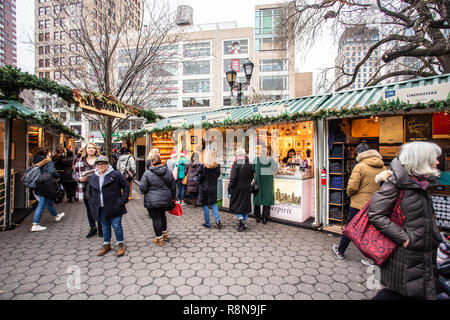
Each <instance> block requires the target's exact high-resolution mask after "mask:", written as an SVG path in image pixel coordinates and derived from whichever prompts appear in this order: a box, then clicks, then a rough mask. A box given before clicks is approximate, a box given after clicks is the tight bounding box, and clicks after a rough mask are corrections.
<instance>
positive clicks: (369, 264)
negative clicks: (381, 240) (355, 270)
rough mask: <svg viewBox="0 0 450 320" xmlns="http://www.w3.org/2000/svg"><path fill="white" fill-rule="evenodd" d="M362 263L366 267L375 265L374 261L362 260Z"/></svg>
mask: <svg viewBox="0 0 450 320" xmlns="http://www.w3.org/2000/svg"><path fill="white" fill-rule="evenodd" d="M361 263H362V264H363V265H366V266H373V265H374V263H373V262H372V261H370V260H366V259H361Z"/></svg>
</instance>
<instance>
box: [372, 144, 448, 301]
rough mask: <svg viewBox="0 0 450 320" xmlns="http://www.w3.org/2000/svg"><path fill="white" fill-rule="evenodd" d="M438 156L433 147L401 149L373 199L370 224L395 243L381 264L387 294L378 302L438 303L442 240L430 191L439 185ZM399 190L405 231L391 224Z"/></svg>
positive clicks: (417, 146) (380, 294)
mask: <svg viewBox="0 0 450 320" xmlns="http://www.w3.org/2000/svg"><path fill="white" fill-rule="evenodd" d="M440 154H441V149H440V148H439V146H437V145H436V144H434V143H429V142H412V143H408V144H405V145H403V146H402V149H401V152H400V155H399V156H398V158H395V159H394V160H393V161H392V162H391V166H390V169H391V171H392V175H391V176H390V177H389V178H388V179H387V181H386V182H385V183H383V185H382V187H381V189H380V190H379V191H378V192H376V193H375V194H374V195H373V197H372V201H371V203H370V207H369V221H370V222H371V223H372V224H373V225H374V226H375V228H377V229H378V230H379V231H380V232H381V233H383V234H384V235H386V236H387V237H388V238H390V239H391V240H392V241H394V242H395V243H396V244H397V248H396V249H395V250H394V252H393V253H392V255H391V256H390V257H389V258H388V259H387V260H386V262H385V263H384V264H382V265H381V283H382V284H383V285H384V287H385V289H383V290H381V291H380V292H378V294H377V295H376V296H375V297H374V298H373V299H374V300H399V299H402V300H403V299H426V300H435V299H436V295H437V293H438V292H437V291H439V287H438V281H437V279H438V278H437V264H436V255H437V251H436V250H437V248H438V246H439V243H440V241H441V237H440V234H439V229H438V228H437V224H436V218H435V214H434V210H433V204H432V200H431V195H430V191H429V189H430V187H432V186H433V185H436V184H438V182H437V179H436V177H437V176H438V175H439V171H438V169H437V165H438V164H439V162H438V161H437V158H438V157H439V156H440ZM382 174H383V173H381V174H380V175H382ZM400 190H403V191H404V195H403V198H402V201H401V209H402V213H403V215H404V216H405V220H404V223H403V226H402V227H400V226H399V225H397V224H396V223H394V222H392V221H391V220H390V219H389V214H390V212H391V211H392V208H393V206H394V204H395V202H396V199H397V197H398V195H399V193H400Z"/></svg>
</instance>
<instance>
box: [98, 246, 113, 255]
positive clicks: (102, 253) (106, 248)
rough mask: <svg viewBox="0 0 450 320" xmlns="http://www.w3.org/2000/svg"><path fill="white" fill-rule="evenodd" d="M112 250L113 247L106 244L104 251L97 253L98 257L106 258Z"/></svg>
mask: <svg viewBox="0 0 450 320" xmlns="http://www.w3.org/2000/svg"><path fill="white" fill-rule="evenodd" d="M110 250H111V245H110V244H104V245H103V247H102V249H101V250H100V251H99V252H97V256H104V255H105V254H106V253H108V251H110Z"/></svg>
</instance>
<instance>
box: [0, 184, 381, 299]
mask: <svg viewBox="0 0 450 320" xmlns="http://www.w3.org/2000/svg"><path fill="white" fill-rule="evenodd" d="M134 195H135V200H132V201H131V202H129V204H128V205H127V208H128V212H129V213H128V214H127V215H125V216H124V219H123V225H124V233H125V247H126V255H125V256H123V257H120V258H118V257H116V256H115V255H114V254H115V249H116V244H115V238H114V236H113V241H112V244H113V250H114V251H111V252H109V253H108V254H107V255H106V256H104V257H97V256H96V253H97V251H98V250H99V249H100V247H101V245H102V241H101V239H100V238H98V237H97V236H95V237H92V238H90V239H86V238H85V236H86V234H87V232H88V223H87V218H86V216H85V208H84V205H83V204H82V203H81V202H79V203H67V202H65V203H64V204H59V205H57V206H56V208H57V210H58V212H61V211H64V212H66V216H65V217H64V218H63V220H62V221H61V222H58V223H56V222H55V221H54V219H53V217H51V215H50V214H49V213H48V212H47V211H46V212H45V213H44V215H43V217H42V220H41V224H42V225H44V226H47V227H48V229H47V230H46V231H42V232H38V233H31V232H30V228H31V223H32V214H30V215H29V216H28V217H27V218H26V219H25V221H24V222H23V223H22V224H21V226H20V227H19V228H16V229H15V230H12V231H8V232H3V233H0V243H1V250H0V300H9V299H21V300H22V299H24V300H25V299H27V300H28V299H44V300H47V299H55V300H60V299H77V300H79V299H92V300H94V299H102V300H103V299H191V300H192V299H193V300H197V299H202V300H203V299H208V300H214V299H226V300H236V299H247V300H254V299H263V300H273V299H282V300H288V299H295V300H305V299H308V300H311V299H313V300H362V299H370V298H371V297H372V296H374V294H375V291H374V290H369V289H368V287H370V285H368V283H370V279H369V278H370V277H371V276H372V274H371V273H370V270H369V267H367V266H365V265H363V264H362V263H361V262H360V259H361V258H362V255H361V254H360V253H359V251H358V250H357V249H356V247H355V246H354V245H353V244H351V245H350V247H349V249H348V250H347V259H346V260H342V261H341V260H338V259H337V258H336V257H335V256H334V253H333V252H332V250H331V247H332V245H333V244H337V243H338V241H339V238H337V237H335V236H332V235H329V234H326V233H320V232H317V231H311V230H305V229H300V228H297V227H292V226H286V225H282V224H276V223H271V222H269V223H268V224H267V225H263V224H257V223H256V221H255V220H254V219H252V218H250V219H249V229H248V230H247V231H246V232H237V231H236V226H237V221H236V220H235V218H234V215H232V214H230V213H227V212H220V214H221V220H222V223H223V224H224V226H225V228H224V229H222V230H219V229H217V228H214V227H213V228H211V229H205V228H204V227H202V223H203V214H202V210H201V209H200V208H196V209H193V208H191V207H190V206H186V207H184V211H185V212H184V214H183V216H181V217H175V216H171V215H167V217H168V229H169V236H170V240H169V242H167V243H165V245H164V247H158V246H156V245H154V244H153V241H152V240H153V236H154V232H153V227H152V223H151V220H150V218H148V216H147V214H146V210H145V209H144V208H143V204H142V198H141V197H140V196H139V195H138V194H136V192H134ZM372 277H373V276H372ZM368 279H369V280H368ZM77 285H78V286H77Z"/></svg>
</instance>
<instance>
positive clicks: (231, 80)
mask: <svg viewBox="0 0 450 320" xmlns="http://www.w3.org/2000/svg"><path fill="white" fill-rule="evenodd" d="M225 75H226V77H227V81H228V84H229V85H230V88H231V91H233V87H234V84H235V83H236V78H237V73H236V71H234V70H233V69H230V70H228V71H227V72H226V73H225Z"/></svg>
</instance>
